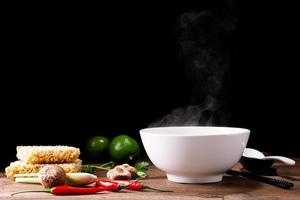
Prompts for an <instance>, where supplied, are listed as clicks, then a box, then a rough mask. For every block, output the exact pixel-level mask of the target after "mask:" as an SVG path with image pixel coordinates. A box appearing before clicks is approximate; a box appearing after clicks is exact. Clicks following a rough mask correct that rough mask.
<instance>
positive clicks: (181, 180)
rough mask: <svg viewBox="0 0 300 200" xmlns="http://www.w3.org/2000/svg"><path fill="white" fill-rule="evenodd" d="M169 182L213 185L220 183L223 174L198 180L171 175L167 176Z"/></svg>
mask: <svg viewBox="0 0 300 200" xmlns="http://www.w3.org/2000/svg"><path fill="white" fill-rule="evenodd" d="M167 178H168V180H169V181H172V182H176V183H215V182H220V181H222V179H223V174H221V175H215V176H203V177H198V178H190V177H186V176H177V175H173V174H167Z"/></svg>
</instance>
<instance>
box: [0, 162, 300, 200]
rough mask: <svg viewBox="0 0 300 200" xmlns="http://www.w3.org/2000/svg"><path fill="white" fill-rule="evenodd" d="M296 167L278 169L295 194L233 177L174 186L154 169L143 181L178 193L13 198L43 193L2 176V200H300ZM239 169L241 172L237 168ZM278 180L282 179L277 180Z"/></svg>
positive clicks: (49, 195)
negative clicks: (34, 191) (290, 182)
mask: <svg viewBox="0 0 300 200" xmlns="http://www.w3.org/2000/svg"><path fill="white" fill-rule="evenodd" d="M296 160H297V163H296V166H293V167H286V166H282V165H278V164H277V165H276V168H277V171H278V173H279V174H280V175H281V176H284V177H285V179H287V180H290V181H292V182H293V183H294V184H295V187H294V188H293V189H291V190H284V189H280V188H277V187H274V186H271V185H267V184H264V183H260V182H257V181H253V180H248V179H245V178H241V177H232V176H228V175H225V177H224V180H223V181H222V182H220V183H212V184H178V183H173V182H170V181H168V180H167V179H166V177H165V175H164V173H163V172H162V171H160V170H158V169H157V168H155V167H154V166H151V167H150V170H149V175H150V178H148V179H145V180H143V182H144V183H145V184H147V185H150V186H152V187H156V188H162V189H167V190H173V191H174V192H169V193H161V192H155V191H149V190H145V191H143V192H133V191H127V190H123V191H120V192H114V193H113V192H103V193H99V194H96V195H88V196H86V195H84V196H54V195H51V194H47V193H26V194H19V195H16V196H13V197H11V196H10V194H12V193H13V192H18V191H23V190H37V189H43V188H42V186H40V185H33V184H21V183H15V182H14V181H11V180H8V179H7V178H6V177H5V175H4V174H3V173H1V174H0V199H31V200H35V199H71V200H72V199H91V200H93V199H107V200H113V199H116V200H117V199H118V200H119V199H124V200H126V199H128V200H137V199H141V200H150V199H153V200H160V199H162V200H163V199H164V200H168V199H174V200H177V199H183V200H185V199H186V200H202V199H210V200H237V199H241V200H244V199H249V200H252V199H253V200H254V199H255V200H260V199H261V200H271V199H272V200H273V199H274V200H277V199H278V200H279V199H288V200H294V199H295V200H296V199H299V200H300V164H299V163H300V159H296ZM234 168H235V169H237V170H238V169H240V168H241V166H240V165H239V164H237V165H236V166H235V167H234ZM97 175H98V176H99V177H102V178H104V177H105V173H104V172H98V174H97ZM277 178H278V177H277Z"/></svg>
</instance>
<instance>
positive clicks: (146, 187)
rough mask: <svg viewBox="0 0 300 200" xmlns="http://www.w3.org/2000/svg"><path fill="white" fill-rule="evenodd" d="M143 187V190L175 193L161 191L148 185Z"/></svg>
mask: <svg viewBox="0 0 300 200" xmlns="http://www.w3.org/2000/svg"><path fill="white" fill-rule="evenodd" d="M142 187H143V189H150V190H155V191H159V192H173V191H172V190H161V189H157V188H153V187H150V186H148V185H143V186H142Z"/></svg>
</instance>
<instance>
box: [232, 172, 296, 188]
mask: <svg viewBox="0 0 300 200" xmlns="http://www.w3.org/2000/svg"><path fill="white" fill-rule="evenodd" d="M227 173H228V174H230V175H234V176H243V177H246V178H250V179H254V180H257V181H261V182H264V183H268V184H271V185H274V186H277V187H280V188H283V189H290V188H291V187H294V184H293V183H291V182H288V181H284V180H279V179H274V178H269V177H265V176H259V175H255V174H250V173H246V172H239V171H235V170H229V171H228V172H227Z"/></svg>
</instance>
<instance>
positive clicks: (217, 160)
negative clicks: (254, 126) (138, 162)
mask: <svg viewBox="0 0 300 200" xmlns="http://www.w3.org/2000/svg"><path fill="white" fill-rule="evenodd" d="M249 134H250V131H249V130H248V129H243V128H230V127H206V126H203V127H201V126H186V127H184V126H182V127H157V128H146V129H142V130H140V135H141V138H142V142H143V145H144V147H145V150H146V153H147V154H148V156H149V158H150V160H151V161H152V163H153V164H154V165H155V166H156V167H158V168H159V169H161V170H162V171H164V172H166V174H167V178H168V180H170V181H173V182H179V183H212V182H219V181H221V180H222V177H223V174H224V173H225V172H226V171H227V170H229V169H230V168H232V167H233V166H234V165H235V164H236V163H237V162H238V161H239V159H240V158H241V156H242V154H243V151H244V149H245V147H246V145H247V142H248V138H249Z"/></svg>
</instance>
